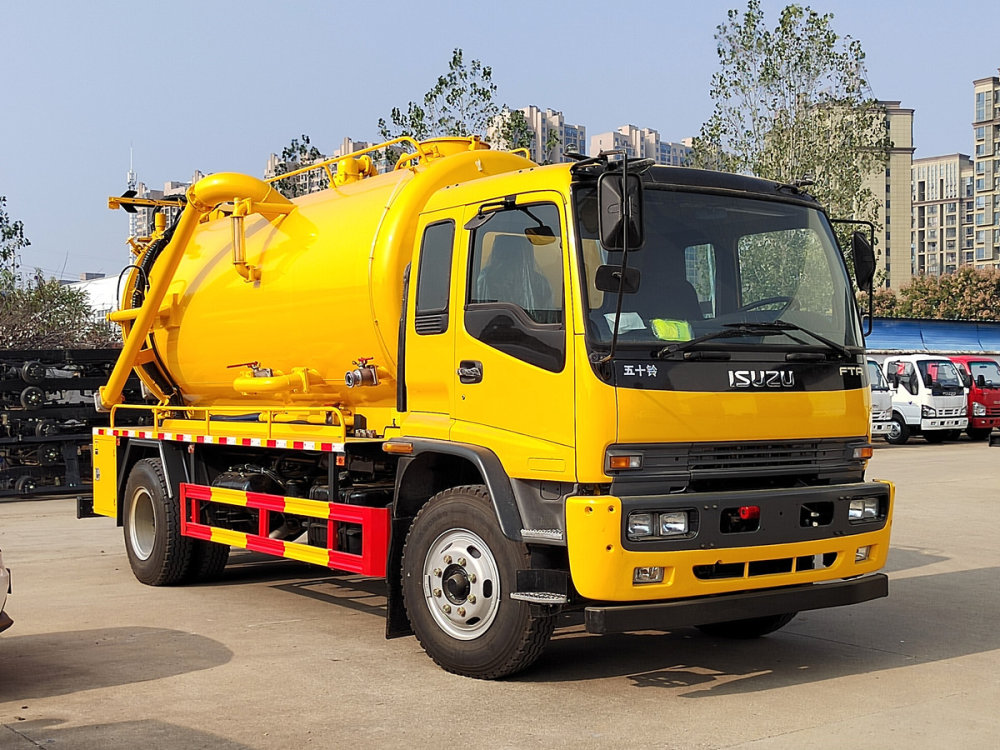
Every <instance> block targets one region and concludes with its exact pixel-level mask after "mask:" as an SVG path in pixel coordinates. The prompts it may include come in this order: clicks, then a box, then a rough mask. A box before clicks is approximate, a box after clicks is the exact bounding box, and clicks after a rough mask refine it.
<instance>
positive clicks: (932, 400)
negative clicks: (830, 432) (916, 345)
mask: <svg viewBox="0 0 1000 750" xmlns="http://www.w3.org/2000/svg"><path fill="white" fill-rule="evenodd" d="M882 369H883V371H884V372H885V377H886V380H888V381H889V388H890V389H891V393H892V425H891V427H890V429H889V432H888V433H887V434H886V436H885V439H886V440H888V441H889V442H890V443H892V444H893V445H902V444H903V443H905V442H906V441H907V440H909V438H910V436H911V435H923V436H924V439H925V440H927V442H928V443H940V442H941V441H942V440H955V439H957V438H958V436H959V435H960V434H961V432H962V430H964V429H965V428H966V427H967V426H968V424H969V419H968V417H967V416H966V398H965V387H964V386H963V385H962V380H961V377H960V376H959V374H958V370H957V369H956V368H955V364H954V363H953V362H952V361H951V360H950V359H948V358H946V357H935V356H932V355H928V354H906V355H902V356H899V355H895V356H891V357H887V358H886V360H885V362H883V363H882Z"/></svg>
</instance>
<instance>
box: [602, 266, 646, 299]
mask: <svg viewBox="0 0 1000 750" xmlns="http://www.w3.org/2000/svg"><path fill="white" fill-rule="evenodd" d="M622 274H624V276H625V278H624V283H622ZM594 286H596V287H597V290H598V291H600V292H614V293H616V294H617V293H618V289H619V287H620V288H621V290H622V291H623V292H625V294H635V293H636V292H638V291H639V269H638V268H622V267H621V266H598V267H597V273H596V274H595V275H594Z"/></svg>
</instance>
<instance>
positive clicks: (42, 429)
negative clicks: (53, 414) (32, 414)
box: [35, 419, 60, 437]
mask: <svg viewBox="0 0 1000 750" xmlns="http://www.w3.org/2000/svg"><path fill="white" fill-rule="evenodd" d="M59 431H60V430H59V425H58V423H56V422H54V421H53V420H51V419H39V420H38V421H37V422H36V423H35V437H48V436H50V435H58V434H59Z"/></svg>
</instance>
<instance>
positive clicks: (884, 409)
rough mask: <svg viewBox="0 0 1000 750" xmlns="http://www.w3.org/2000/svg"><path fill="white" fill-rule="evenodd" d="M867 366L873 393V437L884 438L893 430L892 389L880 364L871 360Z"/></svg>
mask: <svg viewBox="0 0 1000 750" xmlns="http://www.w3.org/2000/svg"><path fill="white" fill-rule="evenodd" d="M867 366H868V381H869V383H870V387H871V391H872V437H873V438H874V437H875V436H876V435H881V436H883V437H884V436H886V435H888V434H889V432H890V431H891V430H892V424H893V423H892V389H891V388H889V381H887V380H886V379H885V375H883V374H882V368H881V367H880V366H879V363H878V362H876V361H875V360H874V359H869V360H868V361H867Z"/></svg>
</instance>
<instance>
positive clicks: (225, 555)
mask: <svg viewBox="0 0 1000 750" xmlns="http://www.w3.org/2000/svg"><path fill="white" fill-rule="evenodd" d="M228 562H229V545H228V544H218V543H217V542H206V541H203V540H201V539H192V540H191V566H190V567H189V568H188V574H187V577H186V578H185V582H187V583H207V582H209V581H214V580H216V579H217V578H218V577H219V576H220V575H221V574H222V571H223V570H225V568H226V563H228Z"/></svg>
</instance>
